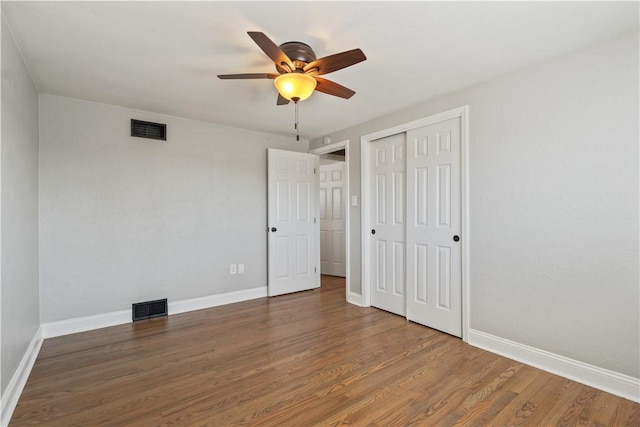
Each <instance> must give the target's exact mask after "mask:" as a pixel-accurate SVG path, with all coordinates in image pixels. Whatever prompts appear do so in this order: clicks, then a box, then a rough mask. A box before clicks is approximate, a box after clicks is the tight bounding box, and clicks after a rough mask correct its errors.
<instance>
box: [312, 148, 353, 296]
mask: <svg viewBox="0 0 640 427" xmlns="http://www.w3.org/2000/svg"><path fill="white" fill-rule="evenodd" d="M343 148H344V165H345V169H346V171H347V173H346V174H345V179H344V192H345V196H346V200H345V205H346V206H345V209H344V212H345V219H344V221H345V223H344V235H345V238H344V239H345V249H344V250H345V263H346V269H345V276H346V277H345V281H346V285H345V293H346V300H347V301H349V302H350V300H349V298H350V297H349V294H351V274H350V273H349V270H350V269H351V249H350V248H351V234H350V233H349V230H350V228H351V227H350V223H351V214H350V212H351V190H350V187H349V181H350V180H349V175H350V174H351V170H350V168H349V140H348V139H345V140H344V141H339V142H334V143H333V144H329V145H324V146H322V147H318V148H314V149H313V150H309V153H310V154H318V155H320V154H328V153H333V152H334V151H336V150H340V149H343ZM318 206H319V205H318ZM318 209H319V208H318ZM318 245H320V239H318ZM318 254H320V250H318ZM318 265H319V264H318ZM356 305H360V304H356Z"/></svg>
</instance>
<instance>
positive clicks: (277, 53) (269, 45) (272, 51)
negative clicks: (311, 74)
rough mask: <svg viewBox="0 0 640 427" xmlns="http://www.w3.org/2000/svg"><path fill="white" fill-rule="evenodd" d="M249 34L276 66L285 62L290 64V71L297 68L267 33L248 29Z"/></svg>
mask: <svg viewBox="0 0 640 427" xmlns="http://www.w3.org/2000/svg"><path fill="white" fill-rule="evenodd" d="M247 34H249V37H251V38H252V39H253V41H254V42H256V44H257V45H258V47H260V49H262V51H263V52H264V53H266V54H267V56H268V57H269V58H271V60H272V61H273V62H275V63H276V66H281V65H282V64H283V63H284V64H287V65H288V66H289V71H293V70H295V69H296V67H295V66H294V65H293V62H291V59H289V57H288V56H287V54H286V53H284V52H283V51H282V49H280V47H279V46H278V45H277V44H275V43H274V42H273V41H272V40H271V39H270V38H269V37H267V36H266V34H265V33H261V32H259V31H247Z"/></svg>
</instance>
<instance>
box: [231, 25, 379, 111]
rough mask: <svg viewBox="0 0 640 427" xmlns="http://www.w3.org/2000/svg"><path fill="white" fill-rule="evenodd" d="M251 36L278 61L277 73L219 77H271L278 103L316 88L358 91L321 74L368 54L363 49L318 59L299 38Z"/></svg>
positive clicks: (296, 98) (343, 92)
mask: <svg viewBox="0 0 640 427" xmlns="http://www.w3.org/2000/svg"><path fill="white" fill-rule="evenodd" d="M247 34H249V37H251V38H252V39H253V41H254V42H256V44H257V45H258V47H260V49H262V50H263V51H264V53H266V54H267V56H268V57H269V58H271V60H272V61H273V62H274V63H275V66H276V70H277V72H278V73H277V74H276V73H249V74H219V75H218V78H220V79H272V80H274V84H275V86H276V89H278V100H277V102H276V104H277V105H285V104H288V103H289V101H293V102H295V103H296V104H297V103H298V101H302V100H304V99H306V98H308V97H309V96H311V94H312V93H313V91H314V90H317V91H318V92H323V93H326V94H329V95H333V96H338V97H340V98H344V99H349V98H351V97H352V96H353V95H354V94H355V92H354V91H353V90H351V89H349V88H347V87H344V86H342V85H339V84H338V83H335V82H332V81H331V80H327V79H324V78H322V77H318V76H321V75H324V74H329V73H332V72H334V71H337V70H341V69H343V68H346V67H350V66H352V65H354V64H357V63H358V62H362V61H364V60H365V59H367V57H366V56H365V55H364V53H363V52H362V50H360V49H352V50H348V51H345V52H340V53H336V54H334V55H329V56H325V57H324V58H320V59H316V54H315V52H314V51H313V49H311V46H309V45H307V44H305V43H302V42H297V41H291V42H286V43H283V44H281V45H280V46H278V45H276V44H275V43H274V42H273V41H272V40H271V39H270V38H269V37H267V36H266V35H265V34H264V33H261V32H258V31H248V32H247Z"/></svg>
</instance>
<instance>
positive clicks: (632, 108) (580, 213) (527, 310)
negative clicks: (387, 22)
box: [311, 33, 640, 378]
mask: <svg viewBox="0 0 640 427" xmlns="http://www.w3.org/2000/svg"><path fill="white" fill-rule="evenodd" d="M638 50H639V43H638V33H635V34H630V35H628V36H626V37H623V38H621V39H617V40H614V41H611V42H608V43H603V44H599V45H597V46H593V47H591V48H589V49H586V50H583V51H580V52H576V53H574V54H572V55H569V56H566V57H563V58H559V59H557V60H554V61H551V62H548V63H545V64H541V65H538V66H536V67H533V68H530V69H527V70H523V71H521V72H518V73H515V74H512V75H508V76H505V77H503V78H500V79H497V80H494V81H492V82H488V83H486V84H483V85H480V86H477V87H473V88H470V89H467V90H463V91H460V92H456V93H453V94H450V95H446V96H443V97H441V98H438V99H435V100H432V101H429V102H425V103H423V104H421V105H418V106H416V107H414V108H410V109H407V110H404V111H400V112H398V113H395V114H391V115H388V116H385V117H381V118H379V119H376V120H373V121H370V122H367V123H363V124H361V125H359V126H356V127H354V128H350V129H346V130H344V131H340V132H336V133H333V134H331V135H330V136H331V138H332V139H333V140H336V141H340V140H344V139H348V140H350V141H352V144H350V150H351V151H350V153H349V158H350V159H352V160H353V161H350V171H349V174H350V175H349V176H350V183H351V194H356V195H358V199H359V200H360V193H359V191H360V145H359V141H360V137H361V136H362V135H366V134H369V133H372V132H375V131H378V130H381V129H385V128H389V127H392V126H395V125H398V124H402V123H406V122H409V121H412V120H416V119H418V118H421V117H426V116H429V115H431V114H435V113H438V112H441V111H446V110H449V109H451V108H455V107H459V106H462V105H467V104H468V105H469V106H470V159H469V165H470V222H471V240H470V243H471V247H470V251H471V268H470V269H471V271H470V287H471V328H472V329H475V330H478V331H483V332H485V333H488V334H492V335H495V336H498V337H502V338H506V339H508V340H512V341H515V342H519V343H523V344H527V345H529V346H532V347H535V348H538V349H542V350H546V351H549V352H552V353H555V354H558V355H562V356H566V357H569V358H571V359H574V360H579V361H583V362H586V363H589V364H592V365H595V366H598V367H602V368H606V369H610V370H613V371H615V372H618V373H622V374H626V375H630V376H632V377H635V378H638V377H640V354H639V351H640V342H639V340H640V338H639V337H640V326H639V318H640V316H639V312H640V307H639V300H640V295H639V281H640V278H639V266H638V264H639V248H638V247H639V243H638V240H639V229H638V223H639V212H638V209H639V200H638V190H639V188H638V186H639V176H638V171H639V167H638V160H639V159H638V156H639V152H638V146H639V143H638V141H639V134H638V128H639V114H640V112H639V107H638V92H639V84H638V79H639V74H640V70H639V67H638V62H639V54H638ZM427 78H428V76H427ZM321 145H322V138H318V139H317V140H313V141H311V147H312V148H313V147H319V146H321ZM351 209H352V211H351V228H350V229H351V235H350V239H351V269H350V277H351V287H352V289H351V290H352V291H353V292H356V293H360V292H361V274H360V268H361V253H360V243H359V242H360V207H356V208H353V207H352V208H351Z"/></svg>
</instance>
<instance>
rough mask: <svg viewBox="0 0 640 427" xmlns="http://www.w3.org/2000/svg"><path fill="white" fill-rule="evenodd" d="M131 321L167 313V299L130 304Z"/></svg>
mask: <svg viewBox="0 0 640 427" xmlns="http://www.w3.org/2000/svg"><path fill="white" fill-rule="evenodd" d="M131 308H132V317H133V321H134V322H135V321H137V320H145V319H151V318H153V317H162V316H166V315H167V299H166V298H165V299H158V300H155V301H146V302H139V303H136V304H131Z"/></svg>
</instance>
